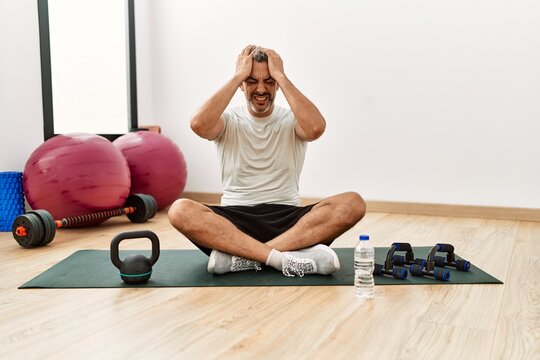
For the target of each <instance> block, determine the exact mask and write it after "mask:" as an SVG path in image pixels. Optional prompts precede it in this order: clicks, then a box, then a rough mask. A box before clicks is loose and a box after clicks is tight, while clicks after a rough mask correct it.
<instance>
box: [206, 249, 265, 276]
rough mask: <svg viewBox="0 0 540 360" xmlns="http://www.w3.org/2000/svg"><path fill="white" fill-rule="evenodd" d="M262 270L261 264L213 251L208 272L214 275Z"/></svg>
mask: <svg viewBox="0 0 540 360" xmlns="http://www.w3.org/2000/svg"><path fill="white" fill-rule="evenodd" d="M246 270H255V271H259V270H261V263H259V262H257V261H255V260H249V259H245V258H242V257H239V256H234V255H230V254H226V253H223V252H221V251H217V250H212V252H211V253H210V258H209V259H208V272H209V273H212V274H225V273H228V272H236V271H246Z"/></svg>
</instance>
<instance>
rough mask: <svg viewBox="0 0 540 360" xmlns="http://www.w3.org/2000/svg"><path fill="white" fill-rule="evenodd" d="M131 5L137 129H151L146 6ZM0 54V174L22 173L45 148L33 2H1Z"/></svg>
mask: <svg viewBox="0 0 540 360" xmlns="http://www.w3.org/2000/svg"><path fill="white" fill-rule="evenodd" d="M135 5H136V6H135V16H136V18H135V23H136V32H137V47H136V49H137V72H138V74H137V75H138V78H137V80H138V87H139V91H138V92H139V94H138V95H139V119H140V121H139V123H140V124H154V123H155V120H154V114H153V103H152V101H153V98H152V89H153V87H152V79H151V74H152V71H151V63H152V62H151V59H150V56H151V51H150V50H149V47H150V34H151V29H150V22H149V16H150V10H149V6H148V5H149V1H148V0H137V1H136V4H135ZM0 49H1V51H0V171H22V170H23V168H24V165H25V163H26V160H27V159H28V157H29V156H30V154H31V153H32V151H34V149H35V148H37V147H38V146H39V145H40V144H41V143H42V142H43V107H42V99H41V60H40V52H39V25H38V10H37V1H36V0H0Z"/></svg>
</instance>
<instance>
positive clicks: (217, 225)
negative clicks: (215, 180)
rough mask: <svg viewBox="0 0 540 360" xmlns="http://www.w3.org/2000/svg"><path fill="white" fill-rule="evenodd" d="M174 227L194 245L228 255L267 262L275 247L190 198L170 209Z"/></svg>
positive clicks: (176, 202) (180, 201) (170, 217)
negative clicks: (239, 228) (254, 237)
mask: <svg viewBox="0 0 540 360" xmlns="http://www.w3.org/2000/svg"><path fill="white" fill-rule="evenodd" d="M169 220H170V222H171V224H172V225H173V226H174V227H175V228H176V229H177V230H178V231H180V232H181V233H182V234H184V235H185V236H186V237H187V238H188V239H189V240H190V241H191V242H193V243H195V244H197V245H200V246H203V247H207V248H210V249H214V250H218V251H221V252H224V253H227V254H231V255H236V256H240V257H243V258H246V259H251V260H255V261H258V262H260V263H263V264H264V263H265V262H266V259H267V258H268V255H269V254H270V251H271V250H272V248H271V247H270V246H268V245H267V244H264V243H261V242H259V241H257V240H256V239H253V238H252V237H250V236H248V235H247V234H245V233H243V232H242V231H240V230H238V229H237V228H236V226H234V225H233V224H232V223H231V222H230V221H229V220H227V219H225V218H224V217H222V216H220V215H217V214H215V213H214V212H213V211H212V210H210V209H209V208H208V207H206V206H204V205H202V204H199V203H197V202H195V201H192V200H188V199H179V200H176V201H175V202H174V203H173V204H172V205H171V207H170V209H169Z"/></svg>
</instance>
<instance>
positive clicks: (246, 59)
mask: <svg viewBox="0 0 540 360" xmlns="http://www.w3.org/2000/svg"><path fill="white" fill-rule="evenodd" d="M255 48H256V46H255V45H248V46H246V47H245V48H244V50H242V52H241V53H240V55H238V59H237V60H236V74H235V77H236V76H237V77H239V78H240V79H241V80H242V81H244V80H246V79H247V78H248V77H249V75H250V74H251V68H252V67H253V58H252V54H253V50H255Z"/></svg>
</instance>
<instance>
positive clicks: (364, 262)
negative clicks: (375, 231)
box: [354, 235, 375, 299]
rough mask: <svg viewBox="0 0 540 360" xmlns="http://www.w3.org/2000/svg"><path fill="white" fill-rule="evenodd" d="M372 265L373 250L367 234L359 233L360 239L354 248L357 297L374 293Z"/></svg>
mask: <svg viewBox="0 0 540 360" xmlns="http://www.w3.org/2000/svg"><path fill="white" fill-rule="evenodd" d="M374 266H375V250H374V249H373V247H372V246H371V244H370V243H369V236H368V235H360V241H358V244H357V245H356V247H355V248H354V292H355V294H356V296H357V297H359V298H362V299H371V298H373V294H374V293H375V282H374V281H373V269H374Z"/></svg>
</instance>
